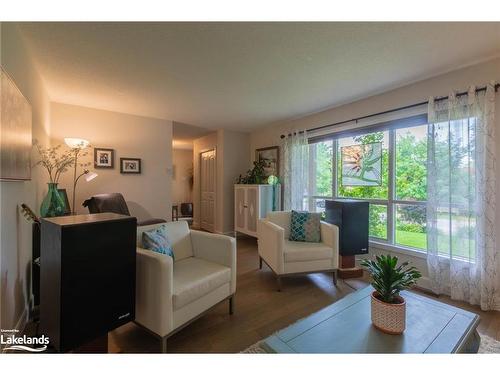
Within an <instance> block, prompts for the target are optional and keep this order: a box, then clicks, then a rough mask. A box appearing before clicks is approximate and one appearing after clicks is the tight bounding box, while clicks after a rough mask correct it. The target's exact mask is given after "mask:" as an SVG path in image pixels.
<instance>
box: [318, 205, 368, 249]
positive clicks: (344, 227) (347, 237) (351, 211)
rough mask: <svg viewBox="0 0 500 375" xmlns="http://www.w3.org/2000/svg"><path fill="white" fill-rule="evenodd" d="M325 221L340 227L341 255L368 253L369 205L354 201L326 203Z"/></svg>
mask: <svg viewBox="0 0 500 375" xmlns="http://www.w3.org/2000/svg"><path fill="white" fill-rule="evenodd" d="M325 215H326V218H325V221H326V222H327V223H331V224H335V225H337V226H338V227H339V247H340V255H342V256H348V255H357V254H367V253H368V230H369V229H368V225H369V224H368V220H369V203H368V202H365V201H359V200H353V199H335V200H326V201H325Z"/></svg>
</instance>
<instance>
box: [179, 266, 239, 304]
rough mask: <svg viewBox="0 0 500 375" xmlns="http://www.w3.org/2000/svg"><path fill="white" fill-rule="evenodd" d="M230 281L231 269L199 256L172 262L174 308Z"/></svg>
mask: <svg viewBox="0 0 500 375" xmlns="http://www.w3.org/2000/svg"><path fill="white" fill-rule="evenodd" d="M230 281H231V269H230V268H229V267H225V266H222V265H220V264H217V263H213V262H209V261H207V260H204V259H201V258H194V257H191V258H186V259H183V260H181V261H178V262H175V264H174V291H173V293H174V295H173V303H174V310H177V309H179V308H181V307H183V306H185V305H187V304H188V303H191V302H193V301H195V300H197V299H198V298H200V297H202V296H204V295H206V294H208V293H210V292H212V291H213V290H215V289H217V288H218V287H220V286H222V285H224V284H226V283H229V282H230Z"/></svg>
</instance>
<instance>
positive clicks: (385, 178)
mask: <svg viewBox="0 0 500 375" xmlns="http://www.w3.org/2000/svg"><path fill="white" fill-rule="evenodd" d="M423 122H424V121H422V120H420V121H419V122H418V123H414V124H408V123H407V122H405V120H402V121H401V122H397V121H395V122H392V123H391V126H385V127H384V128H379V129H380V130H375V131H366V132H365V133H351V134H349V135H346V136H342V134H340V135H336V134H333V135H332V138H331V139H330V138H325V137H323V138H322V139H321V140H320V141H318V142H313V143H311V144H310V146H311V147H310V158H309V162H310V169H309V171H310V176H309V179H310V181H309V182H310V186H312V189H311V194H310V195H309V196H306V197H304V208H305V209H308V210H311V211H316V212H324V210H325V199H332V198H354V199H363V200H367V201H368V202H369V203H370V212H369V220H370V223H369V234H370V239H371V240H374V241H378V242H385V243H387V244H392V245H396V246H398V247H404V248H409V249H412V250H416V251H425V250H426V247H427V236H426V206H425V205H426V199H427V181H426V176H427V168H426V162H427V125H426V124H423ZM371 145H375V146H376V147H375V146H371ZM350 146H360V147H361V148H357V147H350ZM366 147H368V148H370V147H372V148H376V151H377V152H378V154H377V155H380V157H375V158H374V159H375V160H376V163H379V164H376V163H375V162H374V165H375V164H376V168H374V169H375V170H374V172H373V174H372V175H371V176H370V178H368V177H366V175H362V177H359V176H357V177H356V178H359V179H361V180H362V181H366V184H365V183H364V182H359V183H358V182H352V181H353V180H352V179H351V178H350V175H349V176H348V175H347V174H346V173H347V172H346V171H348V169H346V167H345V166H344V172H342V169H343V165H342V163H346V165H347V163H349V164H353V162H352V160H350V159H348V158H346V155H348V156H349V155H350V153H351V154H352V152H354V153H356V152H355V151H352V150H360V149H362V150H363V152H366V151H365V150H366V149H367V148H366ZM343 159H344V160H343ZM346 160H347V161H346ZM354 164H355V163H354ZM353 168H355V167H353ZM379 169H380V170H379ZM343 174H344V181H342V178H343V177H342V175H343ZM356 181H357V180H356ZM443 214H444V215H446V213H443Z"/></svg>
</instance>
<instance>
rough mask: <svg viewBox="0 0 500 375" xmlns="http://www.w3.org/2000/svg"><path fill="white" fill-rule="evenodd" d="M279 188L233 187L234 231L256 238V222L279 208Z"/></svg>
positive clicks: (263, 186) (261, 186) (259, 186)
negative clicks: (274, 208)
mask: <svg viewBox="0 0 500 375" xmlns="http://www.w3.org/2000/svg"><path fill="white" fill-rule="evenodd" d="M280 192H281V188H280V185H277V186H276V187H275V194H274V205H273V186H272V185H267V184H266V185H245V184H236V185H234V231H235V232H239V233H244V234H247V235H249V236H252V237H257V220H259V219H262V218H265V217H266V215H267V213H268V212H270V211H273V206H274V207H276V209H279V207H280V206H281V194H280Z"/></svg>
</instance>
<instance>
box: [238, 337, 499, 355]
mask: <svg viewBox="0 0 500 375" xmlns="http://www.w3.org/2000/svg"><path fill="white" fill-rule="evenodd" d="M480 336H481V345H480V346H479V352H478V353H480V354H500V341H498V340H495V339H494V338H492V337H489V336H485V335H480ZM261 342H262V341H259V342H257V343H255V344H253V345H251V346H249V347H248V348H246V349H245V350H243V351H242V352H241V353H242V354H267V353H266V352H265V351H264V350H263V349H262V347H261V346H260V344H261Z"/></svg>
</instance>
